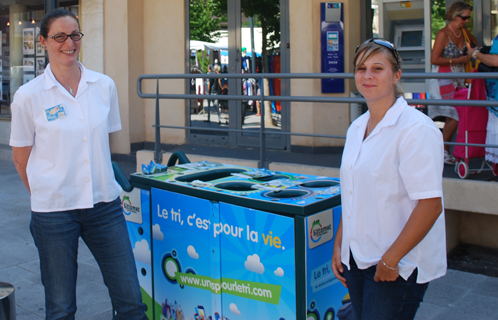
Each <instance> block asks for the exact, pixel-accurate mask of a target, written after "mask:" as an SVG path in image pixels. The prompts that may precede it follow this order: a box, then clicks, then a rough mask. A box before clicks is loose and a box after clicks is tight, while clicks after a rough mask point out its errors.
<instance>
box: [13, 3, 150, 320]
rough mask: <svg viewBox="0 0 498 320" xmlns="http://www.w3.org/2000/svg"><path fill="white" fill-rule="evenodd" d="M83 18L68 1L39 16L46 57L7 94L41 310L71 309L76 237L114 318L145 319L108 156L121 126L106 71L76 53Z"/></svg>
mask: <svg viewBox="0 0 498 320" xmlns="http://www.w3.org/2000/svg"><path fill="white" fill-rule="evenodd" d="M82 37H83V34H82V33H81V32H80V27H79V21H78V19H77V17H76V16H75V15H74V14H73V13H71V12H70V11H67V10H64V9H56V10H53V11H51V12H49V13H47V15H46V16H45V17H44V18H43V20H42V22H41V26H40V37H39V41H40V43H41V44H42V46H43V47H44V48H45V49H46V52H47V54H48V59H49V61H50V63H49V64H48V65H47V67H46V69H45V72H44V73H43V74H42V75H41V76H38V77H36V78H35V79H34V80H32V81H30V82H28V83H27V84H25V85H23V86H22V87H20V88H19V89H18V90H17V92H16V93H15V95H14V99H13V102H12V106H11V109H12V125H11V136H10V145H11V146H12V153H13V160H14V163H15V165H16V169H17V171H18V173H19V175H20V177H21V179H22V181H23V182H24V184H25V186H26V188H27V189H28V191H29V192H30V194H31V223H30V230H31V234H32V236H33V239H34V241H35V245H36V247H37V248H38V253H39V258H40V270H41V278H42V283H43V286H44V287H45V307H46V309H45V313H46V319H74V317H75V313H76V278H77V269H78V264H77V256H78V241H79V238H80V237H81V238H82V239H83V240H84V241H85V243H86V244H87V246H88V248H89V249H90V251H91V252H92V254H93V255H94V257H95V259H96V261H97V263H98V264H99V267H100V270H101V272H102V276H103V279H104V282H105V284H106V286H107V287H108V289H109V295H110V297H111V301H112V306H113V308H114V309H115V311H116V312H117V315H116V318H117V319H147V317H146V315H145V313H144V312H145V305H144V304H142V303H141V301H142V295H141V292H140V286H139V283H138V278H137V272H136V267H135V259H134V257H133V252H132V247H131V243H130V239H129V236H128V231H127V226H126V222H125V219H124V216H123V213H122V209H121V203H120V199H119V195H120V193H121V187H120V186H119V185H118V184H117V182H116V180H115V178H114V174H113V170H112V165H111V154H110V149H109V135H110V133H111V132H115V131H117V130H120V129H121V122H120V117H119V105H118V95H117V91H116V86H115V84H114V82H113V81H112V79H110V78H109V77H108V76H105V75H103V74H100V73H97V72H93V71H90V70H88V69H86V68H85V67H84V66H83V65H82V64H81V63H79V62H78V55H79V53H80V47H81V38H82Z"/></svg>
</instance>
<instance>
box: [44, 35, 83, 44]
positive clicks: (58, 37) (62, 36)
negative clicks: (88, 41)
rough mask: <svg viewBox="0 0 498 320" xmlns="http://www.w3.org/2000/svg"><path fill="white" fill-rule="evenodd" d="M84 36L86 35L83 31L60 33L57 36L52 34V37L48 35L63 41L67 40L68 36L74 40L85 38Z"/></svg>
mask: <svg viewBox="0 0 498 320" xmlns="http://www.w3.org/2000/svg"><path fill="white" fill-rule="evenodd" d="M83 36H84V34H83V33H81V32H73V33H71V34H65V33H58V34H56V35H55V36H52V37H51V36H47V37H49V38H52V39H54V40H55V41H57V42H60V43H62V42H64V41H66V40H67V38H71V40H73V41H80V40H81V38H83Z"/></svg>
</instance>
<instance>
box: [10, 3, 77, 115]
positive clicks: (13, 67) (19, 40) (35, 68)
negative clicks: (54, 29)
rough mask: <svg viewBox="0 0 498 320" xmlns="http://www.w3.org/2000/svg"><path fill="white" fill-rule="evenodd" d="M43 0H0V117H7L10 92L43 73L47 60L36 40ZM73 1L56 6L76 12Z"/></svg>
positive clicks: (41, 15)
mask: <svg viewBox="0 0 498 320" xmlns="http://www.w3.org/2000/svg"><path fill="white" fill-rule="evenodd" d="M44 2H45V1H44V0H32V1H29V5H26V4H12V1H2V0H0V83H1V86H0V117H3V118H10V115H11V112H10V104H11V103H12V99H13V98H14V93H15V92H16V91H17V89H19V87H20V86H22V85H23V84H25V83H27V82H29V81H31V80H33V79H34V78H35V77H37V76H39V75H41V74H43V72H44V70H45V66H46V63H48V61H46V55H45V50H44V49H43V47H42V46H41V44H40V42H39V41H38V37H39V33H40V23H41V21H42V19H43V17H44V15H45V7H44ZM21 3H26V2H21ZM77 3H78V1H60V7H63V8H65V9H68V10H70V11H71V12H73V13H74V14H75V15H78V6H77Z"/></svg>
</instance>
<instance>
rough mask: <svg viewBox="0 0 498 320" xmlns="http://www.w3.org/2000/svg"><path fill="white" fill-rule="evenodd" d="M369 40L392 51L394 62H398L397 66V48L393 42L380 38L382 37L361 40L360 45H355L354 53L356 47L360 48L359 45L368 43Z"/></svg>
mask: <svg viewBox="0 0 498 320" xmlns="http://www.w3.org/2000/svg"><path fill="white" fill-rule="evenodd" d="M370 42H373V43H375V44H378V45H379V46H383V47H384V48H387V49H389V50H390V51H391V52H392V54H393V55H394V58H396V63H397V64H398V67H399V60H400V58H399V54H398V50H396V47H395V46H394V44H393V43H392V42H391V41H389V40H386V39H382V38H372V39H368V40H367V41H365V42H363V43H362V44H361V45H359V46H357V47H356V51H355V54H356V53H357V52H358V49H360V47H361V46H363V45H366V44H367V43H370Z"/></svg>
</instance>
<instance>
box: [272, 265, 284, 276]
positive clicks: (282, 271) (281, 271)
mask: <svg viewBox="0 0 498 320" xmlns="http://www.w3.org/2000/svg"><path fill="white" fill-rule="evenodd" d="M273 273H274V274H275V275H276V276H277V277H283V276H284V269H282V268H280V267H278V268H277V270H275V271H273Z"/></svg>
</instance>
